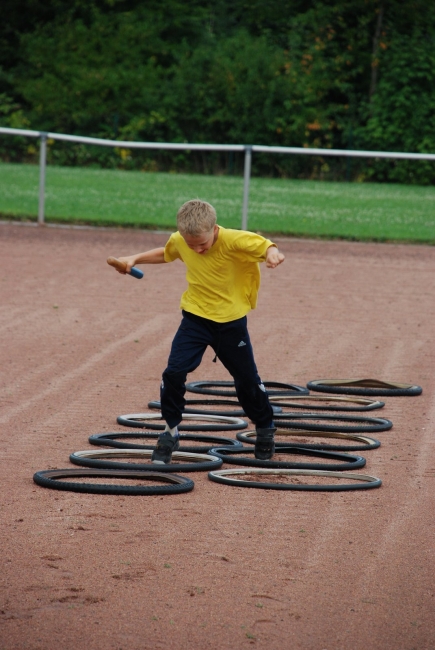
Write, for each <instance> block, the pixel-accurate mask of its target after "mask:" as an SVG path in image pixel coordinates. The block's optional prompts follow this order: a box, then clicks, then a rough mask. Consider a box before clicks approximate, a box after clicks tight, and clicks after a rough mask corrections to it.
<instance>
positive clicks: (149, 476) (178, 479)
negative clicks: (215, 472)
mask: <svg viewBox="0 0 435 650" xmlns="http://www.w3.org/2000/svg"><path fill="white" fill-rule="evenodd" d="M68 477H71V478H74V477H77V478H78V477H99V478H125V479H129V480H132V479H141V480H147V481H148V480H149V481H152V480H153V479H154V480H156V479H157V480H159V481H165V482H167V483H170V484H171V485H150V486H148V485H110V484H104V483H73V482H71V481H59V480H58V479H60V478H68ZM33 480H34V482H35V483H36V484H37V485H40V486H41V487H45V488H51V489H54V490H66V491H68V492H86V493H90V494H129V495H152V494H180V493H182V492H190V491H191V490H193V488H194V485H195V484H194V482H193V481H191V480H190V479H189V478H186V477H185V476H178V475H176V474H166V473H165V474H164V473H162V472H140V471H131V470H129V471H125V470H124V471H121V470H107V469H106V470H98V469H49V470H44V471H40V472H36V473H35V474H34V475H33Z"/></svg>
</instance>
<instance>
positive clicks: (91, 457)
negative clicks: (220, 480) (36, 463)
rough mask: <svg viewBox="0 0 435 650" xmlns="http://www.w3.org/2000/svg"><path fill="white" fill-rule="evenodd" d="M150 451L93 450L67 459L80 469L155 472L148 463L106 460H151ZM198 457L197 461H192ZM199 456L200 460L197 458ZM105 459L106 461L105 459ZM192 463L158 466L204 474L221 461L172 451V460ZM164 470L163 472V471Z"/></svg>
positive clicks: (167, 470)
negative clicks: (80, 467) (118, 458)
mask: <svg viewBox="0 0 435 650" xmlns="http://www.w3.org/2000/svg"><path fill="white" fill-rule="evenodd" d="M151 454H152V451H151V449H95V450H85V451H75V452H73V453H72V454H71V455H70V457H69V459H70V461H71V462H72V463H73V464H74V465H80V466H82V467H95V468H97V469H120V470H121V469H124V470H138V471H141V472H144V473H148V472H155V471H156V465H155V464H153V463H151V462H149V463H123V462H118V461H112V460H107V458H113V457H114V458H117V457H119V456H120V457H123V458H128V457H136V458H137V457H139V458H141V457H144V458H146V457H149V458H150V459H151ZM194 456H198V459H194V458H193V457H194ZM199 456H201V457H202V458H199ZM105 458H106V459H105ZM183 458H185V459H186V461H189V460H190V461H192V462H185V463H179V464H172V463H168V464H167V465H158V467H159V468H161V469H162V471H164V472H165V474H166V472H205V471H209V470H213V469H219V467H221V466H222V462H223V461H222V459H221V458H219V457H218V456H213V455H212V454H191V453H188V452H184V451H183V452H181V451H174V452H173V454H172V460H174V459H175V460H179V459H181V460H183ZM163 468H164V470H163Z"/></svg>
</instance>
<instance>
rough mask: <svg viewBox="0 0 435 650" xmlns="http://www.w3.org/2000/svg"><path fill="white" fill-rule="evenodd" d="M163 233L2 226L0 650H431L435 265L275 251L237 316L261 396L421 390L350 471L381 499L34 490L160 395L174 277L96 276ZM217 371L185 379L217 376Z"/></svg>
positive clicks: (287, 244) (215, 490) (389, 404)
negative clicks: (377, 482)
mask: <svg viewBox="0 0 435 650" xmlns="http://www.w3.org/2000/svg"><path fill="white" fill-rule="evenodd" d="M166 237H167V236H166V235H165V234H162V233H149V232H143V231H124V230H117V229H113V230H92V229H72V228H53V227H36V226H22V225H15V224H5V223H3V224H1V225H0V253H1V258H0V259H1V262H0V264H1V273H0V282H1V284H0V287H1V307H2V309H1V316H0V318H1V320H0V328H1V340H2V346H1V352H0V367H1V404H2V408H1V414H0V424H1V444H2V453H1V476H2V490H1V521H2V533H1V548H2V554H1V555H2V572H1V578H0V584H1V604H0V616H1V618H0V620H1V623H0V648H2V649H3V650H12V649H20V650H21V649H24V648H26V649H31V650H52V649H53V650H54V649H55V648H56V649H57V648H62V650H112V649H113V650H121V649H122V650H127V649H128V650H145V649H150V650H151V649H152V650H154V649H157V648H164V649H165V650H169V649H177V650H178V649H181V648H183V649H184V648H195V649H196V648H198V649H201V650H202V649H205V648H211V649H219V650H225V649H234V648H236V649H241V648H248V647H257V648H259V649H260V648H261V649H267V650H275V649H276V650H281V649H282V648H285V649H287V648H288V649H291V650H344V649H345V648H346V649H347V648H351V649H352V650H368V649H369V650H385V649H390V648H391V649H394V650H432V649H433V648H434V647H435V606H434V601H435V598H434V578H435V572H434V566H435V557H434V539H435V526H434V500H435V499H434V488H435V445H434V425H435V399H434V384H435V381H434V372H433V365H434V322H435V301H434V277H435V275H434V272H435V249H434V248H431V247H426V246H407V245H393V244H363V243H348V242H338V241H337V242H320V241H307V240H291V239H286V240H284V239H283V240H278V243H279V246H280V249H281V250H282V252H284V253H285V254H286V261H285V263H284V264H283V265H281V266H280V267H279V268H278V269H275V270H273V271H272V270H269V269H266V268H263V269H262V288H261V291H260V298H259V305H258V308H257V309H256V310H255V311H253V312H252V313H251V315H250V316H249V323H250V331H251V338H252V341H253V345H254V350H255V353H256V360H257V365H258V367H259V371H260V374H261V376H262V378H263V380H268V381H282V382H288V383H294V384H298V385H305V384H306V383H307V382H308V381H309V380H312V379H319V378H337V377H375V378H379V379H384V380H392V381H394V380H395V381H402V382H410V383H413V384H418V385H420V386H422V387H423V394H422V395H421V396H418V397H390V398H385V402H386V405H385V407H384V408H383V409H382V411H380V410H379V411H376V412H373V413H372V415H373V416H378V417H385V418H389V419H391V420H392V421H393V424H394V426H393V428H392V429H391V430H390V431H386V432H382V433H379V434H377V435H376V436H374V437H377V438H378V439H379V440H381V442H382V444H381V447H380V448H378V449H375V450H371V451H368V452H361V453H362V455H364V456H365V457H366V459H367V465H366V467H365V468H364V469H363V470H358V471H359V472H361V473H366V474H371V475H373V476H378V477H380V478H381V479H382V481H383V484H382V487H381V488H379V489H373V490H360V491H353V492H294V491H272V490H271V491H269V490H260V489H246V488H242V487H230V486H224V485H218V484H216V483H213V482H211V481H210V480H209V479H208V477H207V473H206V472H195V473H192V474H188V475H187V476H189V477H190V478H192V479H193V480H194V481H195V487H194V490H193V491H192V492H189V493H186V494H180V495H167V496H111V495H108V496H106V495H92V494H78V493H73V492H63V491H62V492H61V491H57V490H50V489H44V488H42V487H39V486H37V485H36V484H35V483H34V482H33V480H32V477H33V474H34V473H35V472H36V471H38V470H43V469H48V468H73V467H74V466H73V465H72V464H71V463H70V461H69V455H70V454H71V453H72V452H73V451H77V450H82V449H91V448H92V447H91V445H90V444H89V442H88V437H89V436H90V435H91V434H94V433H99V432H104V431H122V432H126V431H127V430H126V429H125V428H123V427H121V426H120V425H118V424H117V423H116V417H117V416H118V415H120V414H126V413H135V412H138V411H146V410H148V407H147V404H148V401H149V400H153V399H158V394H159V382H160V376H161V372H162V370H163V369H164V366H165V364H166V360H167V355H168V352H169V347H170V343H171V340H172V336H173V334H174V332H175V329H176V327H177V326H178V323H179V319H180V314H179V297H180V294H181V292H182V290H183V288H184V286H185V279H184V269H183V265H182V264H181V263H178V262H176V263H173V264H167V265H162V266H160V265H159V266H150V267H143V268H144V271H145V277H144V278H143V279H142V280H140V281H138V280H136V279H134V278H130V277H122V276H120V275H119V274H117V273H116V272H115V271H114V270H113V269H111V268H110V267H108V266H107V264H106V261H105V260H106V258H107V256H109V255H114V256H120V255H124V254H129V253H133V252H138V251H140V250H145V249H147V248H151V247H155V246H160V245H163V244H164V242H165V241H166ZM212 357H213V355H212V352H211V351H210V350H209V351H207V353H206V355H205V357H204V360H203V363H202V365H201V366H200V368H199V369H198V370H197V371H196V372H195V373H193V374H192V375H191V376H190V379H192V380H193V379H198V380H199V379H217V380H218V379H228V376H227V374H226V371H225V369H224V368H223V367H222V365H221V364H219V363H216V364H215V363H212ZM190 396H191V397H193V395H190ZM369 415H370V414H369ZM222 435H226V434H222ZM94 449H95V447H94ZM225 467H226V468H228V467H229V466H227V465H225Z"/></svg>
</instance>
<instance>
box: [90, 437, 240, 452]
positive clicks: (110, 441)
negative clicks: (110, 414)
mask: <svg viewBox="0 0 435 650" xmlns="http://www.w3.org/2000/svg"><path fill="white" fill-rule="evenodd" d="M159 435H160V434H158V433H155V432H148V433H121V432H119V433H115V432H113V433H111V432H109V433H95V434H93V435H92V436H89V438H88V441H89V442H90V444H91V445H102V446H105V447H114V448H116V449H154V447H155V446H156V442H157V438H158V437H159ZM119 438H121V442H119V441H118V439H119ZM129 438H134V439H137V438H144V439H147V438H149V439H151V440H155V443H154V444H153V445H140V444H134V443H129V442H122V440H128V439H129ZM189 440H191V441H197V442H204V443H208V444H205V445H202V446H201V445H184V444H182V445H181V446H180V449H179V451H187V452H190V453H194V454H206V453H207V452H208V451H210V449H213V447H216V445H220V446H222V447H235V448H238V447H242V446H243V445H242V443H241V442H240V441H239V440H237V439H233V438H221V437H220V436H202V435H194V434H189V433H180V443H184V442H185V441H189Z"/></svg>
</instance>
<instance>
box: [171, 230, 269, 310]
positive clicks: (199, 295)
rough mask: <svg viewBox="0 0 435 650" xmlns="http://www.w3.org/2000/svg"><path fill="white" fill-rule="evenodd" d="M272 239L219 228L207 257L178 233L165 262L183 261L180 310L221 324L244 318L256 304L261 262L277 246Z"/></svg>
mask: <svg viewBox="0 0 435 650" xmlns="http://www.w3.org/2000/svg"><path fill="white" fill-rule="evenodd" d="M274 245H275V244H273V243H272V242H271V241H270V240H269V239H265V238H264V237H262V236H261V235H256V234H255V233H252V232H246V231H243V230H231V229H228V228H222V226H219V234H218V238H217V240H216V241H215V243H214V244H213V246H212V247H211V248H210V249H209V250H208V251H207V252H206V253H204V254H201V255H200V254H199V253H195V251H193V250H191V249H190V248H189V247H188V245H187V244H186V242H185V241H184V239H183V237H182V236H181V235H180V233H179V232H175V233H173V234H172V235H171V237H170V238H169V240H168V242H167V244H166V246H165V262H173V261H174V260H176V259H180V260H182V261H183V262H184V263H185V265H186V267H187V270H186V279H187V282H188V288H187V290H186V291H185V292H184V293H183V295H182V296H181V303H180V307H181V309H184V310H186V311H188V312H191V313H192V314H196V315H197V316H202V317H203V318H208V319H210V320H213V321H216V322H218V323H227V322H229V321H232V320H236V319H237V318H242V317H243V316H246V314H247V313H248V312H249V311H250V310H251V309H255V307H256V305H257V295H258V289H259V287H260V267H259V264H258V263H259V262H264V260H265V259H266V252H267V249H268V248H269V247H270V246H274Z"/></svg>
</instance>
